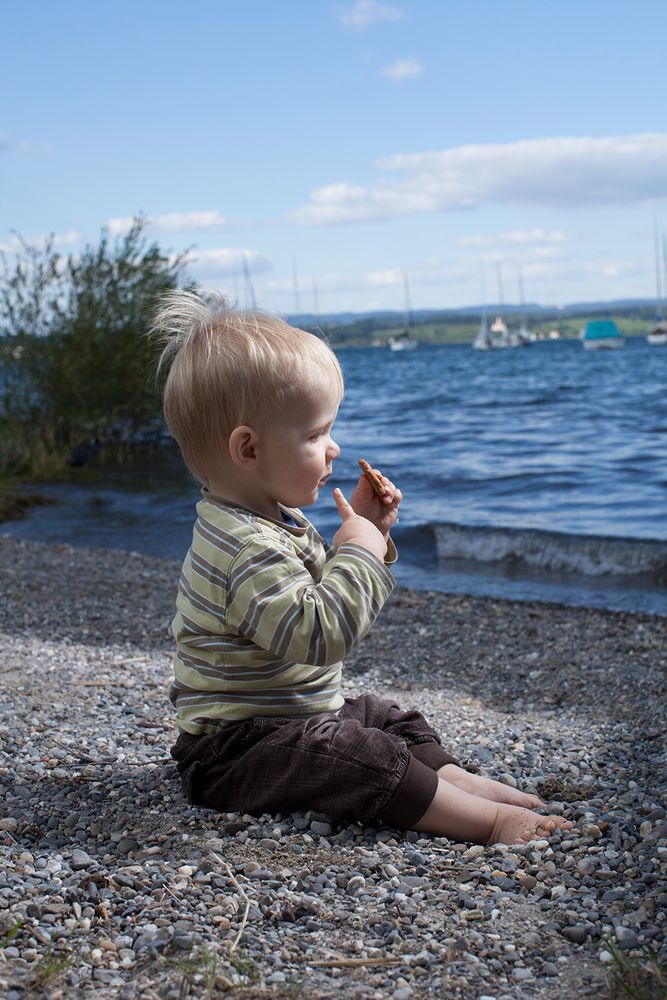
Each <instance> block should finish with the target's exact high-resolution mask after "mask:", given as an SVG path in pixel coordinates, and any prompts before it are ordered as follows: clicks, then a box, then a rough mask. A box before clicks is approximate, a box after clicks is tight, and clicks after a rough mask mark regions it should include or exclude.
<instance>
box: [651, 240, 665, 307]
mask: <svg viewBox="0 0 667 1000" xmlns="http://www.w3.org/2000/svg"><path fill="white" fill-rule="evenodd" d="M653 242H654V256H655V297H656V303H655V317H656V319H657V320H658V321H660V320H661V319H662V265H663V264H664V260H661V257H663V256H664V250H665V247H664V236H663V245H662V247H661V245H660V234H659V233H658V223H657V222H656V223H655V225H654V231H653Z"/></svg>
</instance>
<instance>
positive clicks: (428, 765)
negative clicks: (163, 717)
mask: <svg viewBox="0 0 667 1000" xmlns="http://www.w3.org/2000/svg"><path fill="white" fill-rule="evenodd" d="M171 753H172V756H173V757H174V758H175V760H176V764H177V767H178V771H179V773H180V775H181V779H182V782H183V789H184V791H185V794H186V796H187V798H188V800H189V801H190V802H191V803H193V804H194V805H200V806H207V807H208V808H210V809H217V810H218V811H219V812H248V813H252V814H253V815H261V814H262V813H265V812H269V813H270V812H281V813H285V812H291V811H295V810H300V809H314V810H317V811H318V812H322V813H325V814H326V815H328V816H329V817H331V819H340V818H342V817H356V818H357V819H359V820H361V821H362V822H364V823H369V822H372V821H375V820H381V821H382V822H384V823H387V824H389V825H390V826H396V827H399V828H401V829H411V827H412V825H413V824H414V823H416V822H417V820H419V819H420V817H421V816H423V814H424V813H425V812H426V810H427V809H428V807H429V805H430V803H431V801H432V799H433V796H434V795H435V790H436V787H437V783H438V777H437V774H436V771H437V770H438V768H440V767H442V766H443V765H444V764H448V763H454V764H456V763H458V761H457V760H456V758H455V757H452V756H451V754H448V753H447V752H446V751H445V750H443V748H442V746H441V745H440V737H439V736H438V734H437V733H436V732H435V730H434V729H432V728H431V726H429V724H428V723H427V722H426V720H425V719H424V717H423V716H422V715H421V714H420V713H419V712H417V711H414V710H411V711H407V712H404V711H401V709H400V708H399V707H398V705H395V704H394V703H393V702H391V701H387V700H385V699H382V698H377V697H375V695H362V696H361V697H360V698H355V699H347V700H346V701H345V704H344V705H343V707H342V708H341V709H340V710H339V711H338V712H325V713H322V714H321V715H315V716H311V717H308V718H303V719H293V718H279V717H273V716H256V717H255V718H252V719H245V720H243V721H242V722H231V723H228V724H227V725H225V726H224V727H223V729H221V730H220V732H218V733H215V734H214V735H210V736H193V735H191V734H189V733H181V735H180V736H179V738H178V740H177V742H176V744H175V745H174V747H173V748H172V751H171Z"/></svg>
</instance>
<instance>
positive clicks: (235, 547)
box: [169, 491, 395, 735]
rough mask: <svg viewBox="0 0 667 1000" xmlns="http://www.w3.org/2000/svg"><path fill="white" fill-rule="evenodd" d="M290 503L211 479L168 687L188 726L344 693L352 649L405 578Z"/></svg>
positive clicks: (185, 581) (314, 705)
mask: <svg viewBox="0 0 667 1000" xmlns="http://www.w3.org/2000/svg"><path fill="white" fill-rule="evenodd" d="M285 513H286V515H287V516H288V517H290V519H291V523H288V522H281V521H278V520H274V519H272V518H268V517H264V516H263V515H260V514H257V513H255V512H254V511H251V510H248V509H247V508H244V507H239V506H236V505H233V504H231V503H229V502H227V501H225V500H222V499H219V498H216V497H213V496H211V495H209V494H208V493H207V492H206V491H204V499H203V500H201V501H200V502H199V504H198V505H197V514H198V517H197V521H196V523H195V527H194V531H193V536H192V545H191V547H190V549H189V551H188V553H187V555H186V557H185V560H184V562H183V568H182V571H181V577H180V581H179V588H178V598H177V601H176V608H177V612H176V616H175V618H174V620H173V622H172V625H171V629H172V633H173V635H174V638H175V640H176V654H175V656H174V680H173V683H172V685H171V688H170V692H169V697H170V700H171V702H172V704H173V705H174V706H175V708H176V712H177V716H178V722H179V726H180V727H181V729H182V730H184V731H185V732H188V733H193V734H196V735H199V734H203V733H212V732H216V731H217V730H218V729H220V727H221V726H223V725H224V724H225V723H226V722H229V721H232V720H237V719H246V718H250V717H252V716H255V715H282V716H303V715H315V714H317V713H319V712H330V711H336V710H337V709H339V708H340V707H341V705H342V704H343V697H342V695H341V690H340V689H341V668H342V663H341V661H342V660H343V658H344V657H345V656H346V655H347V654H348V653H349V652H350V650H351V649H352V647H353V646H354V645H355V643H356V642H358V641H359V639H361V638H362V637H363V636H364V635H365V634H366V633H367V632H368V630H369V629H370V627H371V625H372V624H373V622H374V621H375V619H376V617H377V615H378V613H379V611H380V609H381V607H382V605H383V604H384V603H385V601H386V600H387V598H388V597H389V594H390V593H391V591H392V590H393V588H394V578H393V576H392V574H391V573H390V571H389V570H388V569H387V567H386V566H385V565H383V564H382V563H381V562H380V560H379V559H377V558H376V557H375V556H374V555H372V554H371V553H370V552H368V551H367V550H366V549H364V548H362V547H361V546H359V545H354V544H351V543H347V544H345V545H341V546H340V548H338V549H336V550H335V551H334V550H333V549H331V548H329V547H328V546H327V545H326V543H325V542H324V541H323V539H322V538H321V537H320V536H319V535H318V533H317V532H316V531H315V529H314V528H313V526H312V525H311V524H310V522H309V521H308V520H307V519H306V518H305V517H304V515H303V514H302V513H301V511H298V510H291V509H287V508H285ZM390 550H391V551H390V552H389V553H388V556H389V559H395V549H394V548H393V545H392V544H391V543H390Z"/></svg>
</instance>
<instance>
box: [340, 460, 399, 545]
mask: <svg viewBox="0 0 667 1000" xmlns="http://www.w3.org/2000/svg"><path fill="white" fill-rule="evenodd" d="M373 472H374V473H375V474H376V476H378V477H379V478H380V479H381V480H382V485H383V486H384V488H385V493H384V496H383V497H379V496H378V495H377V493H376V492H375V490H374V489H373V487H372V486H371V484H370V483H369V481H368V479H367V478H366V476H364V475H362V476H360V477H359V482H358V483H357V485H356V487H355V489H354V493H353V494H352V496H351V497H350V504H351V506H352V509H353V510H354V512H355V513H356V514H360V515H361V517H365V518H366V519H367V520H368V521H370V522H371V523H372V524H374V525H375V527H376V528H377V529H378V531H380V532H382V534H383V535H384V537H385V538H386V537H387V536H388V534H389V532H390V531H391V528H392V526H393V525H394V524H396V522H397V521H398V505H399V504H400V502H401V500H402V499H403V494H402V493H401V491H400V490H399V489H398V488H397V487H396V486H394V484H393V483H392V482H391V480H389V479H387V477H386V476H383V475H382V473H381V472H380V470H379V469H373Z"/></svg>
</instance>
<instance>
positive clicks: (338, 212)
mask: <svg viewBox="0 0 667 1000" xmlns="http://www.w3.org/2000/svg"><path fill="white" fill-rule="evenodd" d="M377 166H378V167H379V168H380V169H381V170H385V171H389V172H393V173H401V174H404V175H406V178H405V180H395V179H393V178H392V179H382V180H380V181H379V182H378V183H377V185H375V186H373V187H361V186H360V185H355V184H350V183H347V182H341V183H337V184H329V185H327V186H326V187H322V188H318V189H317V190H315V191H313V193H312V194H311V200H310V202H309V203H308V204H306V205H302V206H300V207H299V208H297V209H295V210H294V211H293V212H291V213H290V215H289V218H290V219H291V220H292V221H294V222H296V223H297V224H298V225H304V226H308V225H335V224H340V223H354V222H368V221H373V220H381V219H390V218H395V217H397V216H402V215H411V214H414V213H417V212H444V211H448V210H453V209H466V208H473V207H476V206H478V205H481V204H484V203H496V204H518V203H531V204H539V205H547V206H550V207H556V208H564V207H568V208H569V207H578V206H582V205H587V206H590V205H611V204H628V203H631V202H635V201H642V200H645V199H655V198H665V197H667V134H665V133H658V134H646V135H624V136H606V137H603V138H586V137H583V138H572V137H563V138H552V139H525V140H522V141H519V142H511V143H489V144H488V145H481V144H480V145H469V146H458V147H454V148H452V149H444V150H436V151H434V152H427V153H413V154H406V155H397V156H390V157H386V158H384V159H381V160H379V161H378V162H377Z"/></svg>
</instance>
